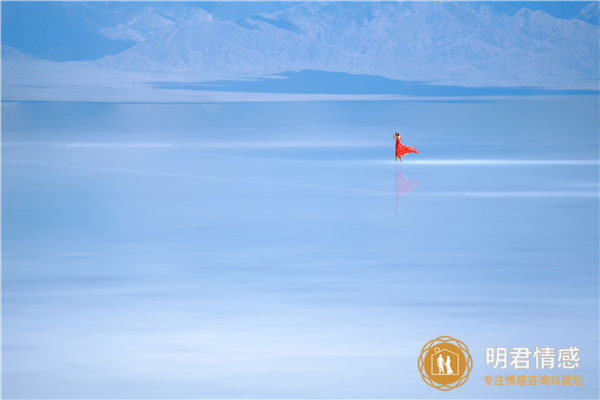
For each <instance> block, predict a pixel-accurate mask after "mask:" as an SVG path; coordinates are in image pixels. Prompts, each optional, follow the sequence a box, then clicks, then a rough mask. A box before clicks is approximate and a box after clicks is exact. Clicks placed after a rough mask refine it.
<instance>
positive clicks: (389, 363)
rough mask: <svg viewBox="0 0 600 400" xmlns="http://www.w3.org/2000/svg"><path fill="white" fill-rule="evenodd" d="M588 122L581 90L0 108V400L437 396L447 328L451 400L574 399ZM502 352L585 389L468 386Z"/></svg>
mask: <svg viewBox="0 0 600 400" xmlns="http://www.w3.org/2000/svg"><path fill="white" fill-rule="evenodd" d="M598 120H599V119H598V99H597V97H596V96H564V97H563V96H547V97H532V98H529V97H515V98H506V99H503V100H494V101H469V102H450V101H436V102H431V101H419V102H416V101H413V102H411V101H389V102H384V101H381V102H363V101H357V102H287V103H286V102H267V103H224V104H217V103H215V104H114V103H112V104H108V103H107V104H105V103H59V102H57V103H51V102H50V103H45V102H23V103H21V102H3V103H2V204H3V208H2V221H3V225H2V234H3V243H2V266H3V268H2V285H3V291H2V305H3V315H2V318H3V321H2V322H3V324H2V325H3V328H2V329H3V343H2V347H3V348H2V358H3V359H2V361H3V382H4V386H3V395H4V396H5V397H7V398H89V397H98V398H143V397H152V398H344V397H346V398H348V397H353V398H399V397H418V398H435V397H437V396H438V393H436V391H435V390H433V389H431V388H429V387H428V386H426V385H425V384H423V382H422V381H421V378H420V375H419V372H418V370H417V368H416V364H417V363H416V361H417V357H418V355H419V351H420V349H421V347H422V346H423V344H425V342H427V341H428V340H430V339H432V338H435V337H437V336H441V335H451V336H453V337H456V338H459V339H461V340H462V341H464V342H465V343H466V344H467V345H468V346H469V348H470V350H471V354H472V355H473V357H474V363H475V365H476V369H474V370H473V373H472V374H471V378H470V379H469V381H468V382H467V383H466V384H465V385H464V386H463V387H461V388H460V389H459V390H457V391H456V393H454V395H455V396H458V397H464V398H480V397H485V396H491V395H496V396H499V397H508V398H510V397H512V398H521V397H523V396H524V394H525V395H526V396H530V397H540V398H542V397H543V398H590V397H594V395H596V394H597V393H598V387H597V382H595V381H593V380H592V377H595V376H597V375H598V335H597V332H598V239H599V238H598V217H599V213H598V145H599V142H598V129H599V126H598ZM398 130H399V131H400V132H401V133H402V141H403V143H405V144H406V145H410V146H414V147H416V148H417V149H418V150H419V154H416V155H415V154H411V155H409V156H407V157H406V158H405V160H404V162H403V163H402V164H400V163H398V164H396V165H394V162H393V151H394V140H393V138H392V135H393V133H394V132H395V131H398ZM474 160H478V161H474ZM502 346H504V347H513V346H515V347H519V346H529V347H535V346H551V347H556V348H559V347H569V346H578V347H579V348H580V349H581V351H580V355H581V362H580V365H581V368H580V369H579V370H578V371H577V374H581V375H584V376H586V377H590V378H589V379H588V380H587V381H586V380H584V385H583V386H582V387H566V388H565V387H549V388H545V387H531V388H522V387H516V388H510V387H503V388H494V387H492V388H489V387H487V386H486V385H485V384H484V383H483V381H482V378H483V375H484V374H485V372H486V369H485V367H484V366H485V359H484V355H485V347H502ZM560 372H561V375H562V371H560Z"/></svg>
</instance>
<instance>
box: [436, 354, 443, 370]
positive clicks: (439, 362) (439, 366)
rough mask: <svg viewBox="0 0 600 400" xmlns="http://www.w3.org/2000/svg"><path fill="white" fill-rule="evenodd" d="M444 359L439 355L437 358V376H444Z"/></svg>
mask: <svg viewBox="0 0 600 400" xmlns="http://www.w3.org/2000/svg"><path fill="white" fill-rule="evenodd" d="M444 366H445V365H444V357H442V355H441V354H440V355H439V356H438V358H437V367H438V374H440V375H444Z"/></svg>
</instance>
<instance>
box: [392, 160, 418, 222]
mask: <svg viewBox="0 0 600 400" xmlns="http://www.w3.org/2000/svg"><path fill="white" fill-rule="evenodd" d="M418 183H419V181H409V180H408V178H407V177H406V175H404V174H403V173H402V168H398V165H396V212H397V213H400V199H401V198H402V197H404V196H405V195H406V194H407V193H410V192H412V191H413V190H414V189H415V188H416V187H417V184H418Z"/></svg>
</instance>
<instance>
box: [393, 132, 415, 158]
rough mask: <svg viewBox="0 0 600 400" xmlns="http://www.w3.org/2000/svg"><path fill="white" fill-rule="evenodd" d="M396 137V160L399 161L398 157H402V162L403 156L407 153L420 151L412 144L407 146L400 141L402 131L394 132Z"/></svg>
mask: <svg viewBox="0 0 600 400" xmlns="http://www.w3.org/2000/svg"><path fill="white" fill-rule="evenodd" d="M394 138H395V139H396V162H398V158H400V162H402V157H404V156H405V155H407V154H408V153H418V151H417V149H415V148H414V147H411V146H405V145H403V144H402V143H400V139H402V136H400V132H396V133H394Z"/></svg>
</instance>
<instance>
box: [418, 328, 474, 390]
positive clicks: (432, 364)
mask: <svg viewBox="0 0 600 400" xmlns="http://www.w3.org/2000/svg"><path fill="white" fill-rule="evenodd" d="M418 366H419V371H420V372H421V376H422V378H423V380H424V381H425V383H427V384H428V385H429V386H432V387H434V388H436V389H439V390H451V389H454V388H457V387H459V386H461V385H462V384H464V383H465V382H466V381H467V379H468V378H469V373H470V372H471V369H472V368H473V359H472V358H471V354H469V349H468V348H467V346H466V345H465V344H464V343H463V342H461V341H460V340H458V339H454V338H452V337H450V336H440V337H438V338H436V339H433V340H430V341H429V342H427V343H426V344H425V346H423V349H422V350H421V355H420V356H419V361H418Z"/></svg>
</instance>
